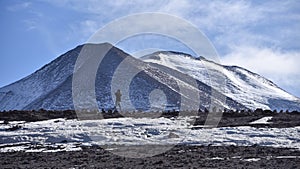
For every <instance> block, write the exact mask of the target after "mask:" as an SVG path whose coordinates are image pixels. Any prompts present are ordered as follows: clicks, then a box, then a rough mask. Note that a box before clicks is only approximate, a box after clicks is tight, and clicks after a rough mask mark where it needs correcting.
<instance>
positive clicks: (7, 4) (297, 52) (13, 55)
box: [0, 0, 300, 97]
mask: <svg viewBox="0 0 300 169" xmlns="http://www.w3.org/2000/svg"><path fill="white" fill-rule="evenodd" d="M0 10H1V15H0V17H1V21H2V23H1V28H0V29H1V31H0V36H1V38H0V45H1V50H0V58H1V62H0V77H1V79H0V86H5V85H7V84H9V83H11V82H14V81H16V80H19V79H21V78H23V77H25V76H27V75H29V74H31V73H33V72H34V71H35V70H37V69H38V68H40V67H42V66H43V65H44V64H47V63H48V62H50V61H52V60H53V59H55V58H56V57H58V56H59V55H60V54H63V53H65V52H67V51H68V50H70V49H72V48H74V47H76V46H77V45H79V44H82V43H84V42H86V41H87V40H88V38H89V37H90V36H92V35H93V33H95V32H96V31H97V30H98V29H99V28H101V27H103V26H104V25H106V24H107V23H109V22H111V21H113V20H114V19H117V18H119V17H123V16H126V15H129V14H134V13H140V12H161V13H166V14H171V15H175V16H178V17H181V18H184V19H186V20H187V21H189V22H191V23H192V24H194V25H195V26H196V27H197V28H199V30H201V31H202V32H203V33H204V34H205V35H206V36H207V37H208V38H209V39H210V40H211V41H212V43H213V45H214V46H215V47H216V49H217V51H218V53H219V55H220V59H221V63H223V64H229V65H239V66H242V67H245V68H247V69H249V70H251V71H253V72H256V73H259V74H261V75H263V76H265V77H267V78H268V79H270V80H272V81H273V82H275V83H276V84H278V85H279V86H280V87H281V88H283V89H285V90H286V91H288V92H290V93H292V94H294V95H296V96H298V97H300V87H299V86H300V66H299V63H300V61H299V60H300V43H299V42H300V32H299V30H300V1H298V0H294V1H291V0H290V1H289V0H287V1H277V0H274V1H271V0H268V1H259V0H257V1H239V0H236V1H209V0H205V1H201V0H170V1H157V0H144V1H130V0H119V1H116V2H115V1H104V0H103V1H95V0H86V1H79V0H78V1H77V0H45V1H42V0H36V1H26V0H0ZM155 38H157V37H151V38H150V37H147V36H145V37H137V38H136V39H134V40H131V41H128V43H129V42H131V43H133V44H134V42H135V44H139V45H140V46H138V47H142V48H157V46H159V47H161V45H159V43H155V44H156V46H155V45H154V46H151V44H154V43H153V40H155V41H157V40H156V39H155ZM149 39H150V40H149ZM158 39H163V38H158ZM146 40H148V41H149V42H152V43H147V42H145V41H146ZM151 40H152V41H151ZM141 41H144V42H143V43H142V44H141ZM161 44H164V45H165V46H164V49H166V50H184V48H182V46H180V45H179V44H177V42H174V41H171V42H170V43H168V44H167V45H166V43H161ZM132 46H135V45H126V44H125V45H124V44H123V45H122V44H120V47H122V49H124V50H125V51H128V52H135V50H136V49H134V48H132Z"/></svg>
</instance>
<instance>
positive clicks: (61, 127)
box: [0, 117, 300, 152]
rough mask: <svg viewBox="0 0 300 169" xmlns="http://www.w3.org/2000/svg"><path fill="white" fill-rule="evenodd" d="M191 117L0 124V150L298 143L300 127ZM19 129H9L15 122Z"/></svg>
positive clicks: (75, 149)
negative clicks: (196, 124) (218, 123)
mask: <svg viewBox="0 0 300 169" xmlns="http://www.w3.org/2000/svg"><path fill="white" fill-rule="evenodd" d="M193 118H194V117H182V118H180V119H167V118H155V119H150V118H118V119H103V120H84V121H78V120H65V119H53V120H47V121H39V122H29V123H25V122H20V123H18V122H13V123H12V124H8V125H5V124H0V152H10V151H25V152H49V151H50V152H55V151H78V150H81V148H80V146H91V145H100V146H101V145H146V144H159V145H172V144H187V145H209V144H211V145H213V146H214V145H215V146H218V145H237V146H251V145H254V144H256V145H260V146H271V147H286V148H297V149H299V148H300V127H299V126H298V127H293V128H254V127H248V126H244V127H222V128H199V129H197V130H193V129H191V127H192V125H191V124H190V121H192V120H193ZM16 124H18V125H20V126H22V128H20V129H18V130H15V131H9V130H7V129H8V128H11V127H12V126H14V125H16Z"/></svg>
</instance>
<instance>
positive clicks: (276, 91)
mask: <svg viewBox="0 0 300 169" xmlns="http://www.w3.org/2000/svg"><path fill="white" fill-rule="evenodd" d="M142 60H143V61H145V62H149V63H154V65H157V64H158V65H164V66H167V67H169V68H172V69H174V70H177V71H179V72H182V73H184V74H187V75H189V76H191V77H193V78H195V79H197V80H199V81H201V82H203V83H206V84H208V85H210V86H212V87H213V88H215V89H217V90H218V89H220V88H221V89H222V88H223V89H224V91H225V92H224V94H225V95H226V96H228V97H230V98H232V99H234V100H236V101H237V102H239V103H242V104H243V105H245V106H246V107H248V108H251V109H256V108H263V109H283V110H285V109H289V110H300V99H299V98H297V97H295V96H293V95H291V94H289V93H287V92H286V91H284V90H282V89H281V88H279V87H278V86H277V85H276V84H274V83H273V82H271V81H270V80H268V79H266V78H264V77H262V76H260V75H258V74H255V73H252V72H250V71H248V70H246V69H244V68H241V67H237V66H224V65H220V64H217V63H214V62H212V61H209V60H206V59H205V58H203V57H199V58H195V57H193V56H191V55H188V54H185V53H180V52H172V51H162V52H155V53H153V54H150V55H146V56H143V57H142ZM222 78H223V79H224V80H223V82H225V83H222V80H221V82H220V79H222Z"/></svg>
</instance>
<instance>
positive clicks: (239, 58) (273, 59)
mask: <svg viewBox="0 0 300 169" xmlns="http://www.w3.org/2000/svg"><path fill="white" fill-rule="evenodd" d="M299 59H300V52H282V51H280V50H278V49H270V48H259V47H250V46H236V47H235V48H234V49H233V50H232V52H231V53H229V54H227V55H225V56H224V57H222V58H221V60H222V63H223V64H225V65H238V66H241V67H244V68H247V69H249V70H250V71H254V72H256V73H258V74H260V75H262V76H264V77H266V78H268V79H270V80H272V81H273V82H275V83H276V84H278V85H279V86H281V87H289V88H293V90H295V89H296V88H297V87H299V86H300V66H299ZM294 92H297V93H296V94H297V95H298V96H299V95H300V91H294Z"/></svg>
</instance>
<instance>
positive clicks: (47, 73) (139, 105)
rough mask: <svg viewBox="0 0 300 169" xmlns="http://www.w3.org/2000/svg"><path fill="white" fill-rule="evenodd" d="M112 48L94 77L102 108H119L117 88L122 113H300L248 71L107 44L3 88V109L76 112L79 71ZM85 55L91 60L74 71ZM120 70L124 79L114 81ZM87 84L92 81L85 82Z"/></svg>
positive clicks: (88, 47)
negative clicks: (141, 54)
mask: <svg viewBox="0 0 300 169" xmlns="http://www.w3.org/2000/svg"><path fill="white" fill-rule="evenodd" d="M107 47H109V49H110V50H109V51H108V52H107V53H106V55H105V56H104V58H103V60H102V61H101V63H100V64H99V67H98V70H97V72H96V73H95V75H96V77H95V88H94V89H95V91H93V93H95V96H96V101H97V106H98V108H99V109H111V108H113V107H114V97H115V96H114V92H115V91H114V90H116V89H117V88H118V89H121V92H123V96H122V102H121V105H122V110H141V111H149V110H158V109H161V108H163V109H181V110H182V109H198V108H200V109H204V108H211V107H212V106H222V107H224V108H228V109H246V108H250V109H255V108H264V109H290V110H300V101H299V99H298V98H296V97H294V96H292V95H290V94H288V93H287V92H285V91H283V90H282V89H280V88H279V87H277V86H276V85H275V84H274V83H272V82H271V81H269V80H267V79H265V78H263V77H261V76H259V75H257V74H254V73H252V72H250V71H248V70H246V69H243V68H240V67H232V66H223V65H220V64H217V63H214V62H212V61H208V60H206V59H205V58H203V57H199V58H196V59H195V58H194V57H192V56H190V55H187V54H184V53H180V52H165V51H163V52H155V53H153V54H150V55H147V56H144V57H142V58H141V59H136V58H134V57H132V56H131V55H129V54H127V53H125V52H124V51H122V50H120V49H118V48H116V47H114V46H112V45H110V44H108V43H104V44H85V45H80V46H77V47H76V48H74V49H72V50H70V51H68V52H67V53H65V54H63V55H61V56H59V57H58V58H57V59H55V60H54V61H52V62H50V63H49V64H47V65H45V66H44V67H42V68H41V69H39V70H37V71H36V72H34V73H33V74H31V75H29V76H27V77H25V78H23V79H21V80H19V81H17V82H15V83H12V84H10V85H7V86H5V87H2V88H0V110H37V109H41V108H43V109H49V110H65V109H74V103H73V97H72V96H74V93H73V95H72V87H74V84H73V86H72V80H73V76H74V73H78V72H77V71H81V69H84V67H86V68H88V67H89V66H88V65H85V64H86V63H88V61H89V59H94V58H95V57H96V56H97V51H99V50H101V49H102V48H107ZM84 52H85V53H84ZM82 53H84V54H85V55H86V56H87V57H86V59H87V60H86V62H85V61H83V62H82V65H80V66H81V67H79V68H80V69H78V70H76V71H74V68H75V63H76V60H77V59H78V56H79V55H80V54H82ZM121 67H122V69H121ZM120 70H121V76H118V78H115V77H116V74H117V73H116V72H118V71H120ZM134 72H135V73H134ZM91 76H92V75H91ZM220 77H224V79H225V80H226V83H219V80H220ZM82 81H83V83H86V84H89V83H93V82H89V81H84V78H83V79H82ZM92 85H94V84H92ZM75 87H76V86H75ZM219 89H224V91H221V90H219ZM80 92H81V91H80ZM82 92H84V91H82ZM77 94H78V93H77ZM79 94H80V93H79ZM195 94H196V95H195ZM195 96H199V97H195ZM89 99H90V98H89V96H85V97H84V98H82V99H81V100H83V101H82V103H80V104H82V105H84V104H85V101H88V100H89ZM80 104H79V105H80ZM82 108H86V107H84V106H83V107H82Z"/></svg>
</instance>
